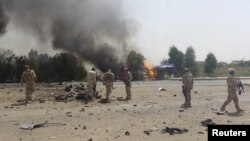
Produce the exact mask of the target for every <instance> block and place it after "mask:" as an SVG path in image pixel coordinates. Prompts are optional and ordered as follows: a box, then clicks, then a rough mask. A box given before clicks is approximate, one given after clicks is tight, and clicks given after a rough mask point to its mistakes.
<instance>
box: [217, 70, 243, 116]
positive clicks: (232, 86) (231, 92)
mask: <svg viewBox="0 0 250 141" xmlns="http://www.w3.org/2000/svg"><path fill="white" fill-rule="evenodd" d="M228 72H229V76H228V77H227V86H228V88H227V91H228V96H227V100H226V101H225V102H224V104H223V105H222V106H221V108H220V110H221V111H222V112H224V111H225V108H226V106H227V105H228V104H229V103H230V102H231V101H232V100H233V102H234V106H235V108H236V110H237V112H238V113H240V112H243V110H242V109H240V106H239V99H238V96H237V94H236V90H237V86H238V85H239V83H240V81H239V80H237V79H236V78H235V77H234V74H235V69H234V68H229V69H228Z"/></svg>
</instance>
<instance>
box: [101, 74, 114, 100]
mask: <svg viewBox="0 0 250 141" xmlns="http://www.w3.org/2000/svg"><path fill="white" fill-rule="evenodd" d="M114 77H115V76H114V74H113V73H112V72H111V70H108V72H106V73H104V75H103V85H105V86H106V99H107V100H109V95H110V94H111V93H112V89H113V81H114Z"/></svg>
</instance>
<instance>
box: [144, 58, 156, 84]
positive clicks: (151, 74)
mask: <svg viewBox="0 0 250 141" xmlns="http://www.w3.org/2000/svg"><path fill="white" fill-rule="evenodd" d="M144 68H145V69H146V75H147V76H148V78H149V79H150V80H156V72H155V70H154V68H153V67H152V66H151V65H150V64H149V63H147V62H144Z"/></svg>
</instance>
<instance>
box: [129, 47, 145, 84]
mask: <svg viewBox="0 0 250 141" xmlns="http://www.w3.org/2000/svg"><path fill="white" fill-rule="evenodd" d="M144 60H145V58H144V56H143V55H142V54H140V53H137V52H135V51H130V53H129V55H128V58H127V65H128V68H129V70H130V71H131V73H132V75H133V79H134V80H143V77H144V76H143V72H142V69H143V68H144Z"/></svg>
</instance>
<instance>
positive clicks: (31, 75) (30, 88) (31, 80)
mask: <svg viewBox="0 0 250 141" xmlns="http://www.w3.org/2000/svg"><path fill="white" fill-rule="evenodd" d="M35 80H36V74H35V72H34V70H32V69H29V68H27V69H26V70H25V71H24V72H23V74H22V78H21V83H23V82H25V91H26V99H25V100H26V102H28V101H29V100H32V93H33V92H34V91H35Z"/></svg>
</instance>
